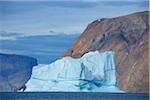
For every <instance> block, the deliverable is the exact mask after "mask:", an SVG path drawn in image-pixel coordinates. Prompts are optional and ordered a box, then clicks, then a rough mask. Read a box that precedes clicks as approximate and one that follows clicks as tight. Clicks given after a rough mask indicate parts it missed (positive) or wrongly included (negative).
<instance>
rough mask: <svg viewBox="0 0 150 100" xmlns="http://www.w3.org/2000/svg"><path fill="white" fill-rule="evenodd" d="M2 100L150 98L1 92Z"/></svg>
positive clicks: (145, 97) (140, 99)
mask: <svg viewBox="0 0 150 100" xmlns="http://www.w3.org/2000/svg"><path fill="white" fill-rule="evenodd" d="M0 100H149V94H140V93H101V92H94V93H93V92H32V93H31V92H25V93H13V92H12V93H0Z"/></svg>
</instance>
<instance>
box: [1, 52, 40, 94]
mask: <svg viewBox="0 0 150 100" xmlns="http://www.w3.org/2000/svg"><path fill="white" fill-rule="evenodd" d="M35 65H37V60H36V59H34V58H31V57H27V56H20V55H12V54H1V53H0V91H1V92H8V91H9V92H10V91H17V90H20V89H23V88H24V89H25V83H26V82H27V81H28V80H29V79H30V77H31V74H32V68H33V66H35Z"/></svg>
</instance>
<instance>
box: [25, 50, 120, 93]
mask: <svg viewBox="0 0 150 100" xmlns="http://www.w3.org/2000/svg"><path fill="white" fill-rule="evenodd" d="M26 86H27V89H26V91H62V92H122V91H121V90H119V88H118V87H117V86H116V72H115V64H114V52H112V51H107V52H104V53H99V52H98V51H93V52H89V53H86V54H84V55H83V56H82V57H81V58H79V59H74V58H71V57H69V56H68V57H63V58H62V59H58V60H56V61H55V62H53V63H51V64H47V65H38V66H37V67H34V68H33V71H32V76H31V79H30V80H29V81H28V83H27V84H26Z"/></svg>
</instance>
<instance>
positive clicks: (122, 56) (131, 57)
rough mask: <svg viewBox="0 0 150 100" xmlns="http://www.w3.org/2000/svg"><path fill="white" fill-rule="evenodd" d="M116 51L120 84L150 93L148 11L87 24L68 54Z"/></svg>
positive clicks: (75, 56)
mask: <svg viewBox="0 0 150 100" xmlns="http://www.w3.org/2000/svg"><path fill="white" fill-rule="evenodd" d="M92 50H99V51H100V52H103V51H107V50H113V51H114V52H115V57H116V58H115V63H116V70H117V80H118V85H119V87H120V88H121V89H122V90H125V91H128V92H149V63H148V61H149V12H148V11H145V12H139V13H134V14H130V15H127V16H121V17H117V18H111V19H101V20H96V21H94V22H92V23H91V24H89V25H88V27H87V28H86V29H85V31H84V32H83V33H82V34H81V36H80V37H79V38H78V39H77V41H76V42H75V43H74V45H73V47H72V48H71V49H70V50H68V51H67V52H66V53H65V56H72V57H74V58H78V57H81V56H82V55H83V54H84V53H86V52H89V51H92Z"/></svg>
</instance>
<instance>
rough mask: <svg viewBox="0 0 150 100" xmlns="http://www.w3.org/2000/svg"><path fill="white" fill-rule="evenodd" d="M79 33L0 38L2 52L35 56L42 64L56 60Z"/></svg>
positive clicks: (0, 51) (0, 50)
mask: <svg viewBox="0 0 150 100" xmlns="http://www.w3.org/2000/svg"><path fill="white" fill-rule="evenodd" d="M78 36H79V35H65V34H62V35H41V36H28V37H19V38H17V39H16V40H0V53H7V54H19V55H27V56H30V57H34V58H36V59H37V60H38V63H40V64H48V63H51V62H52V61H55V60H56V59H57V58H59V57H60V56H62V55H63V54H64V52H65V51H66V50H68V49H69V48H70V47H71V45H72V44H73V42H74V41H75V40H76V38H77V37H78Z"/></svg>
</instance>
